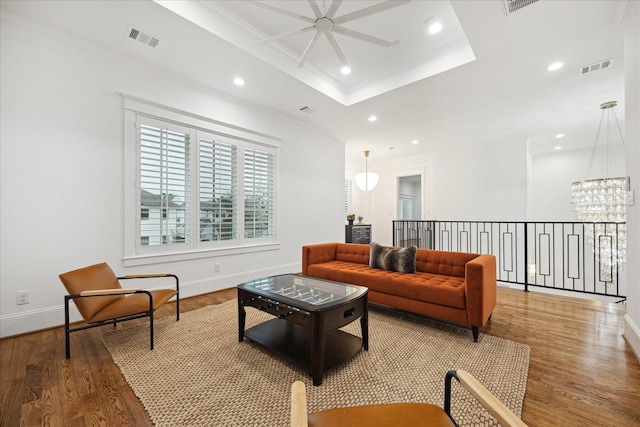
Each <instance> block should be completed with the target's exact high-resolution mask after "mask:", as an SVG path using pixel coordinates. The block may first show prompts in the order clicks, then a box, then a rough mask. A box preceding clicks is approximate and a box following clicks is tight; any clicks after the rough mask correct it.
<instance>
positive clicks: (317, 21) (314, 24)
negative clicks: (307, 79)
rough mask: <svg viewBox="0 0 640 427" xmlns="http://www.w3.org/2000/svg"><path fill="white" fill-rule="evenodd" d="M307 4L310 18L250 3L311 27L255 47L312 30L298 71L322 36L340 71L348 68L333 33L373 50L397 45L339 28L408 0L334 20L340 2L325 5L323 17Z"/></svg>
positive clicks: (314, 4)
mask: <svg viewBox="0 0 640 427" xmlns="http://www.w3.org/2000/svg"><path fill="white" fill-rule="evenodd" d="M307 2H308V3H309V6H310V7H311V10H312V11H313V15H314V16H313V17H309V16H304V15H300V14H298V13H295V12H292V11H289V10H287V9H281V8H279V7H276V6H273V5H270V4H268V3H263V2H259V1H253V2H250V3H251V4H254V5H256V6H260V7H263V8H265V9H268V10H270V11H272V12H276V13H280V14H282V15H287V16H290V17H292V18H296V19H299V20H301V21H305V22H308V23H310V24H311V25H310V26H308V27H304V28H302V29H299V30H294V31H290V32H287V33H283V34H279V35H277V36H274V37H269V38H267V39H264V40H261V41H260V42H259V43H270V42H273V41H277V40H281V39H284V38H287V37H291V36H294V35H297V34H302V33H307V32H311V31H314V30H315V32H316V33H315V34H314V35H313V38H312V39H311V41H310V42H309V44H308V45H307V47H306V49H305V50H304V53H303V54H302V56H301V57H300V60H299V62H298V68H301V67H302V66H303V65H304V63H305V62H306V60H307V59H308V58H309V55H310V54H311V51H312V50H313V48H314V47H315V46H316V43H317V42H318V40H319V39H320V37H321V36H322V35H323V34H324V36H325V37H326V38H327V39H328V40H329V43H330V44H331V47H332V48H333V50H334V52H335V53H336V55H337V56H338V58H339V59H340V62H341V63H342V66H343V68H344V67H347V68H349V62H348V61H347V58H346V57H345V55H344V53H343V52H342V49H341V48H340V45H339V44H338V42H337V40H336V38H335V37H334V35H333V33H338V34H342V35H344V36H347V37H352V38H354V39H358V40H361V41H364V42H367V43H372V44H375V45H377V46H382V47H389V46H393V45H394V44H396V43H397V42H390V41H387V40H383V39H380V38H378V37H374V36H371V35H369V34H365V33H362V32H360V31H355V30H351V29H349V28H344V27H341V25H342V24H345V23H347V22H351V21H354V20H356V19H360V18H364V17H365V16H369V15H373V14H376V13H380V12H384V11H386V10H389V9H392V8H395V7H398V6H402V5H404V4H407V3H409V0H387V1H385V2H382V3H378V4H375V5H373V6H369V7H365V8H364V9H360V10H356V11H354V12H351V13H347V14H345V15H341V16H338V17H336V13H337V12H338V8H339V7H340V5H341V4H342V0H333V1H332V2H331V5H329V8H328V9H327V12H326V13H325V14H323V13H322V11H321V10H320V6H318V3H317V1H316V0H307ZM349 69H350V68H349Z"/></svg>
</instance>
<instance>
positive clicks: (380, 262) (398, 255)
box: [369, 242, 418, 273]
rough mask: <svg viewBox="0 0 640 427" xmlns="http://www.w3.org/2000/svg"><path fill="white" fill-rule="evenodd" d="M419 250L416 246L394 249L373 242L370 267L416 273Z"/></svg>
mask: <svg viewBox="0 0 640 427" xmlns="http://www.w3.org/2000/svg"><path fill="white" fill-rule="evenodd" d="M417 252H418V248H417V247H416V246H411V247H409V248H399V249H392V248H388V247H386V246H382V245H380V244H379V243H376V242H371V245H370V253H369V267H371V268H381V269H383V270H391V271H397V272H399V273H415V272H416V253H417Z"/></svg>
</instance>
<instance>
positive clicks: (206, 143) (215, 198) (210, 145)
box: [198, 138, 238, 242]
mask: <svg viewBox="0 0 640 427" xmlns="http://www.w3.org/2000/svg"><path fill="white" fill-rule="evenodd" d="M199 145H200V156H199V157H200V164H199V178H200V179H199V183H200V184H199V189H198V192H199V198H200V207H199V216H200V241H201V242H208V241H221V240H235V239H237V230H238V184H237V175H238V172H237V170H238V159H237V157H238V155H237V151H238V150H237V147H236V146H235V145H232V144H229V143H225V142H221V141H215V140H213V139H206V138H200V141H199Z"/></svg>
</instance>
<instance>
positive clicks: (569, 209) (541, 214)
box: [528, 123, 625, 221]
mask: <svg viewBox="0 0 640 427" xmlns="http://www.w3.org/2000/svg"><path fill="white" fill-rule="evenodd" d="M593 129H594V138H595V133H596V129H597V123H594V125H593ZM614 133H615V134H612V135H611V156H610V162H609V166H608V167H607V161H606V154H604V152H603V151H604V149H605V147H606V142H605V141H606V137H605V135H604V134H601V135H600V136H601V138H600V140H599V141H598V149H597V150H596V153H595V156H594V158H593V164H592V167H591V168H590V169H589V162H590V161H591V157H592V151H593V150H592V148H587V149H584V150H566V151H564V150H560V151H554V152H550V153H544V154H534V155H532V156H531V162H530V165H531V173H530V182H529V190H530V192H531V194H530V199H529V203H530V206H529V217H528V220H529V221H575V220H576V213H575V211H574V205H573V204H571V203H570V200H571V183H572V182H576V181H582V180H584V179H595V178H604V177H617V176H625V164H624V162H625V160H624V159H625V152H624V149H623V146H622V141H621V140H620V137H619V135H618V131H617V129H616V130H615V132H614ZM587 169H589V173H588V175H587Z"/></svg>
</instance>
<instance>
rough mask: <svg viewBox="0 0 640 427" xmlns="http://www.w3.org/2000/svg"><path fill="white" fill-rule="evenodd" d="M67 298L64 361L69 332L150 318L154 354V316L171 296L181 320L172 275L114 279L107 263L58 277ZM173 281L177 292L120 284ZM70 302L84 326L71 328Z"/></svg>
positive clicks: (177, 287)
mask: <svg viewBox="0 0 640 427" xmlns="http://www.w3.org/2000/svg"><path fill="white" fill-rule="evenodd" d="M59 277H60V280H61V281H62V283H63V284H64V287H65V288H66V289H67V292H68V293H69V295H65V297H64V331H65V345H66V353H67V359H69V358H70V357H71V350H70V345H69V335H70V334H71V332H75V331H81V330H83V329H89V328H95V327H98V326H103V325H108V324H113V327H114V328H115V327H116V324H117V323H119V322H125V321H127V320H133V319H139V318H143V317H149V328H150V331H149V335H150V341H151V344H150V349H151V350H153V313H154V311H155V310H156V309H158V308H159V307H161V306H162V305H164V304H165V303H166V302H167V301H169V300H170V299H171V298H173V297H174V296H175V297H176V320H180V283H179V279H178V276H176V275H174V274H166V273H159V274H137V275H128V276H123V277H116V275H115V274H114V273H113V270H111V267H109V266H108V265H107V264H106V263H101V264H96V265H92V266H89V267H84V268H81V269H78V270H73V271H69V272H67V273H62V274H60V276H59ZM160 277H173V278H174V279H175V283H176V288H175V290H174V289H157V290H153V291H147V290H144V289H142V288H123V287H122V286H121V285H120V281H121V280H129V279H151V278H160ZM71 300H73V302H74V303H75V305H76V307H77V308H78V311H79V312H80V314H81V315H82V318H83V319H84V320H85V322H87V325H84V326H79V327H76V328H70V326H69V301H71Z"/></svg>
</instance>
